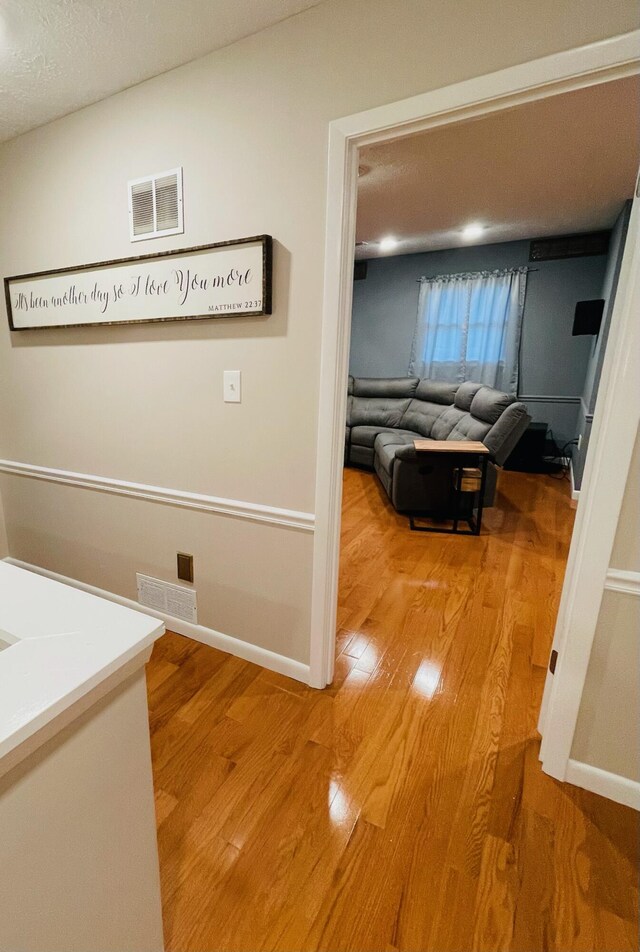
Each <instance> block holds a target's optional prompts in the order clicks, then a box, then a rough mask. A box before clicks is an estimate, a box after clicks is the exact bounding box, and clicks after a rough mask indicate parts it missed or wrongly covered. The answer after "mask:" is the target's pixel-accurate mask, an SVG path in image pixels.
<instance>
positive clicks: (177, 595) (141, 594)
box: [136, 574, 198, 625]
mask: <svg viewBox="0 0 640 952" xmlns="http://www.w3.org/2000/svg"><path fill="white" fill-rule="evenodd" d="M136 581H137V583H138V602H139V603H140V604H141V605H144V607H145V608H154V609H155V610H156V611H157V612H162V614H163V615H172V616H173V617H174V618H181V619H182V620H183V621H188V622H191V624H192V625H197V624H198V607H197V604H196V593H195V590H194V589H192V588H186V587H185V586H183V585H174V584H173V582H163V581H162V580H161V579H159V578H151V576H149V575H140V574H137V575H136Z"/></svg>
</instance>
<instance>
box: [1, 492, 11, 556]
mask: <svg viewBox="0 0 640 952" xmlns="http://www.w3.org/2000/svg"><path fill="white" fill-rule="evenodd" d="M8 554H9V545H8V543H7V530H6V528H5V524H4V506H3V503H2V496H0V559H4V557H5V556H6V555H8Z"/></svg>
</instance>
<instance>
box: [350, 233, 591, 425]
mask: <svg viewBox="0 0 640 952" xmlns="http://www.w3.org/2000/svg"><path fill="white" fill-rule="evenodd" d="M528 259H529V241H512V242H504V243H500V244H494V245H478V246H474V247H469V248H453V249H450V250H446V251H433V252H429V253H427V254H415V255H396V256H393V257H389V258H373V259H371V260H370V261H369V263H368V273H367V277H366V278H365V279H364V280H362V281H354V286H353V320H352V330H351V357H350V372H351V373H352V374H354V375H355V376H360V377H392V376H398V375H403V374H406V373H407V368H408V364H409V354H410V351H411V342H412V339H413V332H414V329H415V323H416V314H417V309H418V290H419V286H418V279H419V278H420V277H421V276H422V275H424V276H426V277H433V276H435V275H438V274H448V273H454V272H459V271H482V270H485V269H486V270H491V269H494V268H515V267H521V266H523V265H528V264H529V260H528ZM531 267H532V268H537V269H538V270H536V271H531V272H530V273H529V276H528V280H527V296H526V302H525V312H524V322H523V332H522V347H521V371H520V388H519V389H520V394H521V399H523V400H524V402H525V403H526V404H527V406H528V407H529V412H530V413H531V415H532V417H533V419H534V420H536V421H542V422H546V423H548V424H549V425H550V426H551V428H552V430H553V432H554V435H555V437H556V439H557V440H558V442H559V443H564V442H567V441H568V440H571V439H573V438H574V436H575V433H576V425H577V421H578V413H579V409H580V399H581V394H582V393H583V389H584V382H585V375H586V372H587V367H588V364H589V361H590V359H591V356H592V348H593V341H592V338H590V337H572V335H571V330H572V327H573V314H574V309H575V305H576V301H581V300H586V299H590V298H598V297H600V296H601V292H602V286H603V281H604V278H605V270H606V267H607V256H606V255H598V256H594V257H588V258H566V259H563V260H559V261H541V262H536V263H535V264H531Z"/></svg>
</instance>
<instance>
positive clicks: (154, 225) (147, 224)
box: [128, 169, 184, 241]
mask: <svg viewBox="0 0 640 952" xmlns="http://www.w3.org/2000/svg"><path fill="white" fill-rule="evenodd" d="M128 184H129V231H130V233H131V241H142V240H144V239H146V238H160V236H161V235H180V234H182V232H183V231H184V222H183V215H182V169H171V170H170V171H169V172H160V174H159V175H151V176H146V177H145V178H140V179H134V180H133V181H131V182H129V183H128Z"/></svg>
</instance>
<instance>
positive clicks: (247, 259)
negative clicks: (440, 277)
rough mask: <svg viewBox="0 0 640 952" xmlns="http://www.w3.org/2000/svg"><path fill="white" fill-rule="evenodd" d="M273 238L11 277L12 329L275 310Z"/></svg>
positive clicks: (7, 293)
mask: <svg viewBox="0 0 640 952" xmlns="http://www.w3.org/2000/svg"><path fill="white" fill-rule="evenodd" d="M271 272H272V239H271V236H270V235H258V236H256V237H254V238H240V239H239V240H237V241H221V242H218V243H217V244H214V245H199V246H198V247H196V248H185V249H184V250H182V251H163V252H160V254H152V255H142V256H141V257H137V258H120V259H119V260H117V261H100V262H98V263H96V264H83V265H78V266H77V267H75V268H60V269H59V270H57V271H38V272H35V273H34V274H19V275H15V276H14V277H11V278H5V279H4V290H5V297H6V301H7V314H8V317H9V326H10V328H11V330H12V331H22V330H33V329H34V328H50V327H89V326H93V325H94V324H137V323H139V322H149V321H188V320H202V319H203V318H216V317H246V316H249V315H251V316H255V315H260V314H271Z"/></svg>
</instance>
